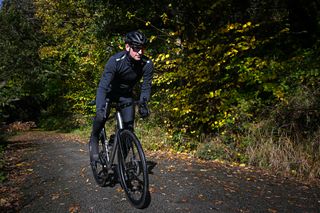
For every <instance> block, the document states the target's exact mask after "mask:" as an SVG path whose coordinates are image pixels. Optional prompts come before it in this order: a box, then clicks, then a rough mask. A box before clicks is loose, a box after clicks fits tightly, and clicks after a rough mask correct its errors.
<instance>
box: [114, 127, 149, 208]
mask: <svg viewBox="0 0 320 213" xmlns="http://www.w3.org/2000/svg"><path fill="white" fill-rule="evenodd" d="M119 142H120V143H121V146H120V148H119V149H118V171H119V177H120V183H121V186H122V188H123V190H124V191H125V194H126V196H127V198H128V200H129V202H130V203H131V204H132V205H133V206H134V207H135V208H138V209H143V208H146V207H147V206H148V205H149V204H150V200H151V196H150V192H149V177H148V170H147V163H146V158H145V154H144V152H143V149H142V146H141V143H140V141H139V140H138V138H137V137H136V135H135V134H134V133H133V132H131V131H129V130H123V131H121V133H120V141H119Z"/></svg>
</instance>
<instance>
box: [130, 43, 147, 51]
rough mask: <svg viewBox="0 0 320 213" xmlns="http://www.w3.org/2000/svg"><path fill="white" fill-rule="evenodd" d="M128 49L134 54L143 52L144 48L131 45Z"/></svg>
mask: <svg viewBox="0 0 320 213" xmlns="http://www.w3.org/2000/svg"><path fill="white" fill-rule="evenodd" d="M130 47H131V48H132V50H133V51H134V52H139V51H140V50H144V48H145V47H144V46H136V45H131V46H130Z"/></svg>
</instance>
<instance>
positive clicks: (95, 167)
mask: <svg viewBox="0 0 320 213" xmlns="http://www.w3.org/2000/svg"><path fill="white" fill-rule="evenodd" d="M105 141H106V134H105V132H104V131H102V132H101V133H100V136H99V141H98V144H99V160H98V161H95V160H93V156H92V153H90V165H91V169H92V173H93V177H94V179H95V181H96V183H97V184H98V185H99V186H106V185H107V182H108V170H107V167H106V165H105V164H106V162H105V161H106V159H105V157H104V156H105V152H106V149H105V146H104V144H105ZM90 150H91V149H90Z"/></svg>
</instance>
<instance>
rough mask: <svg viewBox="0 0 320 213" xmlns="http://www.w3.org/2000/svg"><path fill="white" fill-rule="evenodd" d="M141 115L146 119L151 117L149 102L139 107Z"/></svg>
mask: <svg viewBox="0 0 320 213" xmlns="http://www.w3.org/2000/svg"><path fill="white" fill-rule="evenodd" d="M139 114H140V117H141V118H146V117H148V116H149V114H150V111H149V108H148V105H147V102H143V103H141V104H140V105H139Z"/></svg>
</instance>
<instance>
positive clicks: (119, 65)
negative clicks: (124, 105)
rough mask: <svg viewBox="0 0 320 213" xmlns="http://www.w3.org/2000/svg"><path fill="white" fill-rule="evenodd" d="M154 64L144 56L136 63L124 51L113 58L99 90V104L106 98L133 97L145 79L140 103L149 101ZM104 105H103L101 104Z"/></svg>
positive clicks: (105, 71)
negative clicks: (137, 85)
mask: <svg viewBox="0 0 320 213" xmlns="http://www.w3.org/2000/svg"><path fill="white" fill-rule="evenodd" d="M152 76H153V63H152V61H151V60H150V59H149V58H148V57H146V56H142V57H141V60H140V61H136V60H134V59H133V58H131V56H130V55H129V53H128V52H126V51H122V52H119V53H116V54H115V55H113V56H111V57H110V59H109V61H108V62H107V64H106V66H105V68H104V72H103V74H102V77H101V79H100V83H99V86H98V89H97V97H96V98H97V102H100V103H101V102H102V101H105V100H106V97H108V96H110V97H132V92H133V87H134V86H135V85H136V84H137V83H138V82H139V81H140V80H141V78H143V82H142V85H141V94H140V101H143V100H146V101H149V99H150V93H151V81H152ZM101 104H102V103H101Z"/></svg>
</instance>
